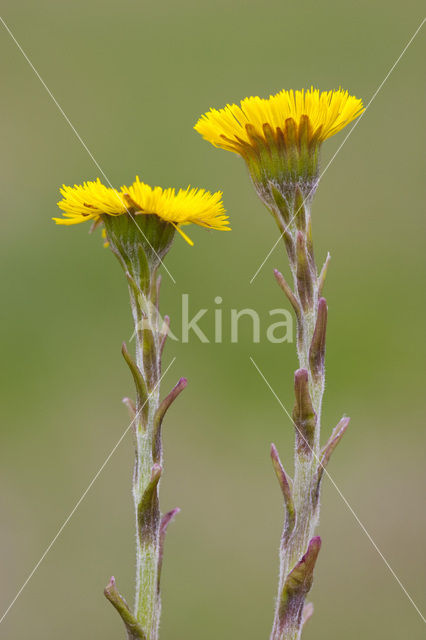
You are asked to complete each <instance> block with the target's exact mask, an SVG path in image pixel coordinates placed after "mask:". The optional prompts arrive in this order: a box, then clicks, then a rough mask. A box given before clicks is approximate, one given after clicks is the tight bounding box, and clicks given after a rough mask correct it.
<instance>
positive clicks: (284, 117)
mask: <svg viewBox="0 0 426 640" xmlns="http://www.w3.org/2000/svg"><path fill="white" fill-rule="evenodd" d="M363 110H364V109H363V106H362V101H361V100H358V99H357V98H355V97H354V96H350V95H349V94H348V92H347V91H342V90H341V89H339V90H338V91H322V92H320V91H319V90H318V89H314V88H311V89H309V90H308V91H305V90H303V89H302V90H301V91H293V90H290V91H285V90H283V91H280V93H277V94H276V95H273V96H270V97H269V98H268V99H264V98H258V97H251V98H245V99H244V100H242V101H241V103H240V106H238V105H236V104H228V105H226V107H225V108H224V109H220V110H217V109H211V110H210V111H209V112H208V113H206V114H205V115H203V116H202V117H201V118H200V119H199V120H198V122H197V124H196V125H195V127H194V128H195V130H196V131H198V133H200V134H201V135H202V136H203V138H204V139H205V140H208V141H209V142H211V143H212V144H213V145H215V146H216V147H222V148H223V149H228V150H229V151H234V152H235V153H239V154H241V155H242V156H244V155H245V154H246V152H247V148H248V147H256V146H257V144H258V143H259V142H260V141H263V143H264V144H268V145H269V144H271V143H272V142H273V141H275V143H276V144H281V145H284V146H286V145H293V144H297V143H298V144H301V143H302V142H306V143H307V144H308V145H311V144H312V143H314V144H318V143H321V142H323V141H324V140H326V139H327V138H329V137H330V136H333V135H334V134H335V133H338V132H339V131H340V130H341V129H343V127H345V126H346V125H347V124H349V123H350V122H352V120H354V119H355V118H357V117H358V116H359V115H360V114H361V113H362V112H363ZM302 138H303V139H302Z"/></svg>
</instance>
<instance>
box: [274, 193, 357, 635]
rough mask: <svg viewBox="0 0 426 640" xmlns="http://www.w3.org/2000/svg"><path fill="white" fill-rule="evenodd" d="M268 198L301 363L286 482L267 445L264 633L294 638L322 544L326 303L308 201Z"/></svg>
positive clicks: (325, 459)
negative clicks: (269, 484)
mask: <svg viewBox="0 0 426 640" xmlns="http://www.w3.org/2000/svg"><path fill="white" fill-rule="evenodd" d="M275 202H276V204H277V208H276V209H275V210H274V211H273V214H274V217H275V219H276V221H277V223H278V226H279V228H280V229H281V230H282V235H283V240H284V244H285V247H286V250H287V254H288V258H289V263H290V269H291V273H292V276H293V289H292V288H291V287H290V285H289V284H288V283H287V282H286V281H285V279H284V277H283V275H282V274H281V273H280V272H279V271H275V277H276V280H277V282H278V284H279V285H280V287H281V288H282V290H283V291H284V293H285V294H286V296H287V297H288V299H289V301H290V302H291V304H292V306H293V308H294V310H295V314H296V320H297V354H298V359H299V367H300V368H299V369H298V370H297V371H296V372H295V382H294V386H295V397H296V399H295V406H294V409H293V415H292V419H293V423H294V427H295V438H296V446H295V456H294V480H293V482H291V480H290V479H289V478H288V476H287V475H286V473H285V471H284V469H283V467H282V465H281V462H280V460H279V457H278V453H277V451H276V449H275V447H274V446H273V449H272V453H271V455H272V461H273V464H274V468H275V471H276V472H277V476H278V480H279V482H280V485H281V489H282V491H283V495H284V504H285V511H286V517H285V523H284V531H283V534H282V538H281V544H280V553H279V556H280V575H279V584H278V597H277V602H276V608H275V617H274V623H273V628H272V633H271V640H299V638H300V637H301V633H302V627H303V624H304V622H305V621H306V619H307V618H308V617H310V615H311V614H312V611H313V609H312V605H306V604H305V599H306V595H307V593H308V591H309V590H310V588H311V585H312V581H313V570H314V566H315V562H316V558H317V556H318V553H319V549H320V546H321V540H320V538H318V537H317V538H316V537H314V536H315V529H316V527H317V525H318V520H319V491H320V482H321V478H322V474H323V471H324V465H325V463H326V462H328V458H329V456H328V457H325V456H324V455H323V453H322V452H321V448H320V420H321V406H322V398H323V394H324V385H325V367H324V358H325V338H326V326H327V304H326V301H325V299H324V298H322V297H321V291H322V287H323V284H324V279H325V272H326V268H325V269H323V271H322V272H321V274H320V276H318V272H317V268H316V264H315V260H314V254H313V245H312V237H311V220H310V210H309V203H306V202H304V201H303V198H302V197H301V196H300V194H298V192H297V189H296V193H295V195H294V194H293V197H289V198H284V197H283V196H280V197H278V195H277V197H276V198H275ZM283 231H285V233H284V232H283ZM328 259H329V257H328V258H327V265H328ZM339 424H340V423H339ZM346 426H347V425H346ZM345 428H346V427H345ZM342 435H343V433H342ZM339 440H340V437H339ZM336 444H337V442H336ZM327 446H329V445H327ZM326 448H327V447H326ZM333 449H334V446H333ZM330 455H331V450H330ZM283 478H285V481H284V480H283ZM289 505H290V506H289Z"/></svg>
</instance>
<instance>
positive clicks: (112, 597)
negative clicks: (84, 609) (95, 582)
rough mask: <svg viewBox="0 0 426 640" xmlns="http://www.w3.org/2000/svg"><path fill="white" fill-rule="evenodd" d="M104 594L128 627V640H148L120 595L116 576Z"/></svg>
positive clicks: (112, 578)
mask: <svg viewBox="0 0 426 640" xmlns="http://www.w3.org/2000/svg"><path fill="white" fill-rule="evenodd" d="M104 594H105V597H106V598H107V600H109V601H110V602H111V604H112V605H113V607H115V609H116V610H117V612H118V613H119V615H120V617H121V619H122V620H123V622H124V625H125V627H126V631H127V638H128V640H147V637H146V634H145V632H144V630H143V629H142V627H141V626H140V624H139V622H138V621H137V620H136V618H135V616H134V615H133V613H132V612H131V611H130V609H129V606H128V604H127V602H126V601H125V599H124V598H123V596H121V595H120V593H119V591H118V589H117V585H116V583H115V578H114V576H112V577H111V580H110V581H109V583H108V584H107V586H106V587H105V589H104Z"/></svg>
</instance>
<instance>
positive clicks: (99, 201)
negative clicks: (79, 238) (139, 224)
mask: <svg viewBox="0 0 426 640" xmlns="http://www.w3.org/2000/svg"><path fill="white" fill-rule="evenodd" d="M61 194H62V196H63V198H62V200H61V201H60V202H58V206H59V208H60V209H62V211H63V212H64V213H63V216H64V217H63V218H53V220H54V221H55V222H56V223H57V224H65V225H71V224H78V223H80V222H85V221H86V220H92V221H93V222H95V223H98V222H100V221H101V220H102V216H103V215H108V216H120V215H123V214H126V213H127V214H129V215H131V216H139V215H144V214H145V215H146V214H155V215H156V216H158V218H160V219H161V220H163V221H164V222H168V223H170V224H171V225H173V226H174V227H175V228H176V229H177V230H178V231H179V232H180V233H181V235H183V237H184V238H185V239H186V240H187V241H188V242H189V243H190V244H192V242H191V241H190V240H189V238H188V237H187V236H186V234H184V233H183V232H182V230H181V228H180V227H181V225H186V224H190V223H194V224H198V225H199V226H202V227H206V228H208V229H218V230H228V229H229V226H228V224H229V221H228V216H227V215H226V212H225V209H224V208H223V203H222V192H220V191H217V192H216V193H210V192H209V191H206V190H205V189H194V188H191V187H188V188H187V189H179V191H178V192H177V193H176V191H175V189H162V188H161V187H154V188H152V187H150V186H149V185H147V184H144V183H143V182H141V181H140V180H139V177H136V180H135V182H134V183H133V184H132V185H131V186H130V187H125V186H123V187H122V188H121V190H120V191H118V190H117V189H112V188H110V187H106V186H105V185H103V184H102V183H101V181H100V180H99V178H98V179H97V180H96V181H94V182H85V183H84V184H82V185H74V187H68V186H66V185H64V186H63V187H62V189H61Z"/></svg>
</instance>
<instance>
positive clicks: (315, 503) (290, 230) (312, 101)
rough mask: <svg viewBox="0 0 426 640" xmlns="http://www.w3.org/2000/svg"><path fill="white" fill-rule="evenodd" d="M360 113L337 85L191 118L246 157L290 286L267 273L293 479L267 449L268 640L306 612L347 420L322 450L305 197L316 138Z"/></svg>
mask: <svg viewBox="0 0 426 640" xmlns="http://www.w3.org/2000/svg"><path fill="white" fill-rule="evenodd" d="M362 111H363V106H362V102H361V100H358V99H357V98H355V97H353V96H350V95H349V94H348V93H347V92H345V91H342V90H340V89H339V90H338V91H329V92H319V91H318V90H314V89H311V90H309V91H303V90H302V91H281V92H280V93H278V94H277V95H274V96H271V97H270V98H269V99H262V98H258V97H255V98H245V99H244V100H243V101H242V102H241V104H240V105H235V104H232V105H227V106H226V107H225V108H224V109H220V110H216V109H211V110H210V111H209V112H208V113H206V114H205V115H204V116H202V117H201V118H200V120H199V121H198V122H197V124H196V125H195V129H196V130H197V131H198V132H199V133H200V134H201V135H202V136H203V137H204V138H205V139H206V140H208V141H209V142H211V143H212V144H213V145H214V146H216V147H221V148H222V149H227V150H229V151H233V152H234V153H237V154H239V155H240V156H242V157H243V158H244V160H245V162H246V164H247V167H248V170H249V173H250V176H251V179H252V181H253V184H254V187H255V189H256V192H257V193H258V195H259V197H260V198H261V200H262V202H263V203H264V204H265V205H266V207H267V208H268V209H269V211H270V212H271V214H272V216H273V218H274V219H275V221H276V223H277V225H278V228H279V230H280V233H281V237H282V239H283V241H284V245H285V249H286V252H287V255H288V260H289V265H290V271H291V275H292V279H293V287H291V286H290V284H288V283H287V281H286V280H285V279H284V276H283V275H282V274H281V273H280V272H279V271H278V270H275V278H276V280H277V282H278V284H279V286H280V287H281V289H282V290H283V291H284V293H285V295H286V296H287V298H288V300H289V301H290V304H291V305H292V307H293V309H294V313H295V315H296V320H297V354H298V358H299V367H300V368H299V369H298V370H297V371H296V372H295V375H294V391H295V404H294V409H293V415H292V420H293V424H294V427H295V438H296V443H295V456H294V478H293V480H291V478H290V477H289V475H288V474H287V473H286V472H285V471H284V468H283V466H282V464H281V462H280V458H279V456H278V452H277V450H276V448H275V446H274V445H272V448H271V456H272V463H273V466H274V469H275V472H276V474H277V477H278V481H279V483H280V487H281V490H282V493H283V497H284V505H285V522H284V530H283V533H282V537H281V544H280V549H279V558H280V572H279V584H278V595H277V600H276V607H275V616H274V622H273V628H272V633H271V640H298V639H299V638H300V637H301V633H302V628H303V625H304V623H305V622H306V620H307V619H308V618H309V617H310V616H311V615H312V613H313V606H312V604H311V603H306V596H307V594H308V592H309V590H310V588H311V586H312V581H313V572H314V567H315V563H316V560H317V556H318V553H319V550H320V547H321V539H320V537H319V536H316V535H315V530H316V527H317V525H318V520H319V509H320V487H321V479H322V477H323V474H324V470H325V467H326V465H327V463H328V461H329V459H330V456H331V454H332V452H333V450H334V448H335V447H336V445H337V444H338V442H339V441H340V439H341V438H342V436H343V434H344V432H345V430H346V428H347V426H348V423H349V418H346V417H343V418H342V419H341V420H340V422H339V423H338V425H337V426H336V427H335V429H334V430H333V431H332V433H331V436H330V438H329V440H328V442H327V443H326V444H325V446H324V447H321V444H320V421H321V404H322V398H323V393H324V383H325V368H324V358H325V340H326V327H327V303H326V301H325V298H323V297H322V290H323V286H324V281H325V277H326V273H327V267H328V262H329V256H327V258H326V260H325V263H324V265H323V267H322V269H321V271H320V272H319V273H318V270H317V266H316V262H315V258H314V249H313V241H312V230H311V202H312V199H313V197H314V194H315V191H316V189H317V186H318V181H319V168H318V167H319V152H320V148H321V144H322V143H323V141H324V140H326V139H327V138H329V137H330V136H332V135H334V134H335V133H337V132H338V131H340V130H341V129H343V127H345V126H346V125H347V124H348V123H350V122H351V121H352V120H354V119H355V118H357V117H358V116H359V115H360V114H361V113H362Z"/></svg>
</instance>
